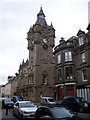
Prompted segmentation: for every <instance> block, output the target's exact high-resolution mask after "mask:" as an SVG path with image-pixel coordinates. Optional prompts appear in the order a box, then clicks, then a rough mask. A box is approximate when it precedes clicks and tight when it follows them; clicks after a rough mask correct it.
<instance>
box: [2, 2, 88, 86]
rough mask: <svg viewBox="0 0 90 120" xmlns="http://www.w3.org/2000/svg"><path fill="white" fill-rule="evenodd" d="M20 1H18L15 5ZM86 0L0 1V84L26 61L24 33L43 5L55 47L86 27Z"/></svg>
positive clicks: (26, 52) (25, 35) (33, 21)
mask: <svg viewBox="0 0 90 120" xmlns="http://www.w3.org/2000/svg"><path fill="white" fill-rule="evenodd" d="M18 1H19V2H18ZM88 1H89V0H1V1H0V84H4V83H5V82H6V79H7V76H8V75H15V73H16V72H18V69H19V65H20V63H21V62H22V60H23V59H25V60H26V59H27V58H28V50H27V40H26V38H27V32H28V30H29V28H30V26H32V25H33V24H34V23H35V21H36V19H37V13H38V12H39V10H40V6H41V5H42V8H43V11H44V13H45V15H46V21H47V24H48V25H50V24H51V22H52V23H53V26H54V28H55V30H56V39H55V40H56V42H55V43H56V45H57V44H58V43H59V40H60V38H61V37H64V38H65V39H66V40H67V39H68V38H69V37H71V36H73V35H76V34H77V32H78V30H79V29H82V30H84V31H86V27H87V26H88Z"/></svg>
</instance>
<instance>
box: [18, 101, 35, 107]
mask: <svg viewBox="0 0 90 120" xmlns="http://www.w3.org/2000/svg"><path fill="white" fill-rule="evenodd" d="M27 107H35V105H34V104H33V103H31V102H23V103H20V108H27Z"/></svg>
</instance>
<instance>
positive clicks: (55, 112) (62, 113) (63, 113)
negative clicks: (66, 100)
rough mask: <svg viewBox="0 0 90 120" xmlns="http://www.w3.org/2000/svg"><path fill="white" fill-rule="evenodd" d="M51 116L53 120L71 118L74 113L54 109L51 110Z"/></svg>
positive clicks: (59, 108) (60, 108) (58, 108)
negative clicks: (54, 119) (55, 119)
mask: <svg viewBox="0 0 90 120" xmlns="http://www.w3.org/2000/svg"><path fill="white" fill-rule="evenodd" d="M51 111H52V114H53V116H54V118H66V117H67V118H68V117H69V118H72V117H73V116H74V113H73V112H71V111H69V110H67V109H66V108H62V107H54V108H51Z"/></svg>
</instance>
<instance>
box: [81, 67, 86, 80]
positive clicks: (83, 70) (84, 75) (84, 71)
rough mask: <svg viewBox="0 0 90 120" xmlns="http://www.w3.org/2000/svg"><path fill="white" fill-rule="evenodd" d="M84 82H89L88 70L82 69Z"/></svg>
mask: <svg viewBox="0 0 90 120" xmlns="http://www.w3.org/2000/svg"><path fill="white" fill-rule="evenodd" d="M85 78H86V79H85ZM82 81H87V69H86V68H84V69H82Z"/></svg>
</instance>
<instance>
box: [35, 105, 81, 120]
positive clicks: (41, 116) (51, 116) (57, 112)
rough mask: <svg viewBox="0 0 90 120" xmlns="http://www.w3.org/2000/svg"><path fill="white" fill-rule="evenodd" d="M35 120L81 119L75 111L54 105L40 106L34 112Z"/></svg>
mask: <svg viewBox="0 0 90 120" xmlns="http://www.w3.org/2000/svg"><path fill="white" fill-rule="evenodd" d="M35 120H83V119H81V118H79V117H78V116H77V114H76V113H74V112H72V111H70V110H68V109H66V108H64V107H55V106H53V107H52V106H49V107H47V106H40V107H38V109H37V110H36V112H35Z"/></svg>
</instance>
